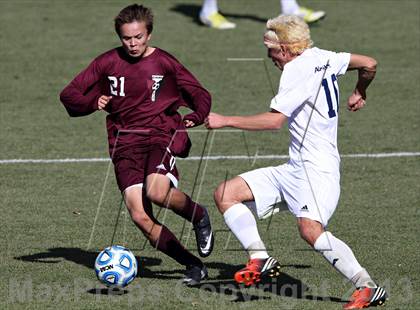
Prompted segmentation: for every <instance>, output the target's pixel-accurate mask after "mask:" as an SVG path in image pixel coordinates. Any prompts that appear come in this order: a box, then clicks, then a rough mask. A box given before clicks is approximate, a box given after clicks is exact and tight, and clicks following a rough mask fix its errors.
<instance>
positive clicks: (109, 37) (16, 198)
mask: <svg viewBox="0 0 420 310" xmlns="http://www.w3.org/2000/svg"><path fill="white" fill-rule="evenodd" d="M219 2H220V3H219V5H220V7H221V9H222V11H223V12H224V13H225V14H226V15H227V16H228V17H229V18H230V19H232V21H234V22H236V23H237V28H236V29H235V30H232V31H216V30H212V29H208V28H205V27H203V26H200V25H199V24H198V23H197V18H196V15H197V14H198V10H199V8H200V3H201V1H199V0H196V1H194V0H190V1H187V0H185V1H181V0H179V1H178V0H177V1H170V0H155V1H151V0H150V1H144V2H143V3H144V4H146V5H148V6H150V7H151V8H153V9H154V12H155V15H156V19H155V30H154V33H153V45H156V46H159V47H161V48H163V49H165V50H167V51H169V52H171V53H172V54H174V55H175V56H176V57H177V58H178V59H179V60H181V62H182V63H184V64H185V65H186V66H187V67H188V68H189V69H190V70H191V71H192V72H193V73H194V74H195V75H196V76H197V77H198V78H199V80H200V81H201V82H202V83H203V85H204V86H205V87H207V88H208V89H209V91H210V92H211V94H212V96H213V111H216V112H221V113H226V114H251V113H256V112H263V111H266V110H267V108H268V104H269V100H270V99H271V97H272V88H271V86H270V84H273V85H274V89H276V88H277V85H278V80H279V76H280V72H279V71H278V70H277V69H276V68H275V67H274V66H272V64H271V62H270V61H269V60H265V61H266V64H267V67H268V69H269V70H268V76H267V74H266V71H265V69H264V63H263V62H261V61H254V62H232V61H228V60H227V59H228V58H242V57H245V58H266V57H265V56H266V51H265V47H264V46H263V45H262V43H261V41H262V40H261V39H262V33H263V30H264V21H265V20H266V19H267V18H268V17H272V15H273V14H274V15H275V14H277V12H279V3H278V0H266V1H259V0H229V1H227V0H225V1H223V0H221V1H219ZM129 3H130V2H126V1H79V0H76V1H70V0H55V1H53V0H51V1H47V0H39V1H35V0H33V1H24V0H17V1H12V0H0V29H1V32H0V41H1V48H0V65H1V72H2V74H1V76H0V92H1V96H0V125H1V131H0V145H1V149H0V150H1V153H0V191H1V198H0V211H1V215H2V216H1V220H2V223H3V224H2V225H0V233H1V235H2V236H3V237H2V238H1V239H0V246H1V250H0V275H1V279H2V281H0V309H58V308H59V309H111V308H112V309H126V308H142V309H156V308H161V309H174V308H180V309H181V308H183V309H185V308H200V309H201V308H205V309H214V308H219V309H228V308H229V309H242V308H246V309H254V308H256V307H258V308H260V309H272V308H273V309H274V308H276V309H340V308H341V306H342V304H343V303H344V302H345V300H347V298H348V297H349V295H350V294H351V291H352V287H351V285H350V284H349V283H346V282H345V281H343V279H342V277H341V276H340V275H339V274H338V273H337V272H335V271H334V270H332V268H331V267H330V266H329V265H328V264H327V263H326V262H325V261H324V259H323V258H322V257H321V256H320V255H319V254H317V253H315V252H312V251H310V250H309V247H308V246H307V245H306V244H305V243H304V242H303V241H302V240H300V238H299V236H298V232H297V229H296V227H295V220H294V218H293V217H292V216H291V215H290V214H289V213H288V212H280V213H279V214H277V215H275V216H273V217H272V218H271V219H269V220H265V221H260V222H259V226H260V230H261V235H262V237H263V239H264V240H265V241H266V243H267V246H268V247H269V248H270V253H271V254H272V255H273V256H274V257H276V258H278V260H279V261H280V263H281V265H282V272H283V273H282V274H281V276H280V277H279V278H278V279H277V280H275V281H273V282H270V283H265V284H263V285H261V286H259V287H251V288H244V287H238V286H236V285H234V282H233V279H232V276H233V273H234V272H235V271H236V270H237V269H238V268H240V267H241V265H243V264H244V263H245V261H246V255H245V253H244V252H243V251H241V250H240V245H239V243H238V242H237V241H236V239H235V238H234V237H233V236H230V234H229V233H228V231H227V230H226V229H227V228H226V226H225V224H224V222H223V219H222V217H221V216H220V214H219V213H218V212H217V210H216V209H215V208H214V203H213V201H212V191H213V190H214V188H215V187H216V185H217V184H218V183H219V182H220V181H222V180H223V179H224V178H225V177H226V174H227V175H228V176H229V177H232V176H234V175H236V174H237V173H239V172H242V171H246V170H250V169H253V168H256V167H263V166H267V165H276V164H279V163H281V162H284V161H285V159H280V160H279V159H257V160H256V161H255V162H252V160H248V159H236V160H235V159H219V160H210V161H207V162H206V161H205V162H203V165H202V166H201V169H200V171H199V173H198V179H197V180H198V182H197V185H196V186H194V180H195V178H196V173H197V169H198V168H199V161H197V160H181V161H178V168H179V169H180V171H181V175H182V179H181V184H180V186H181V189H183V190H184V191H186V192H187V193H191V192H192V191H193V189H194V198H195V199H197V200H198V201H199V202H201V203H203V204H205V205H208V206H209V210H210V215H211V217H212V222H213V226H214V229H215V230H216V238H217V240H216V245H215V250H214V252H213V254H212V255H211V256H210V257H209V258H207V259H206V260H205V262H206V264H207V266H208V268H209V273H210V279H209V280H208V281H205V282H203V283H202V284H201V285H200V287H198V288H186V287H184V286H182V285H181V284H179V279H180V278H181V277H182V274H183V270H182V268H181V266H179V265H177V264H176V263H175V262H173V261H172V260H170V259H169V258H167V257H165V256H163V255H161V254H160V253H158V252H156V251H155V250H154V249H153V248H151V247H150V245H149V244H148V243H147V242H146V241H145V238H144V237H143V236H142V235H141V234H140V233H139V232H138V231H137V230H136V228H135V227H134V225H133V224H132V223H131V221H130V219H129V217H128V216H127V213H126V212H124V211H123V212H122V213H121V216H120V218H119V222H118V223H119V225H118V229H117V231H116V235H115V241H116V243H118V244H124V245H126V246H128V247H129V248H131V249H132V250H133V252H134V253H135V255H136V256H137V258H138V262H139V266H140V268H139V277H138V278H137V279H136V280H135V281H134V282H133V283H132V284H131V285H130V286H128V287H127V289H126V290H125V291H124V292H122V294H116V293H115V292H110V291H108V290H107V289H106V288H105V287H103V286H101V284H100V283H99V282H98V281H97V280H96V278H95V274H94V271H93V263H94V260H95V258H96V255H97V254H98V252H99V251H100V249H102V248H103V247H105V246H107V245H108V244H109V243H110V241H111V238H112V232H113V228H114V225H115V222H116V219H117V213H118V211H119V206H120V200H121V197H120V194H119V192H118V190H117V186H116V184H115V181H114V175H113V172H112V169H111V172H110V173H109V174H108V168H109V163H108V162H105V161H100V162H70V163H60V162H52V163H33V162H32V163H31V162H27V163H16V162H12V161H11V160H15V159H64V158H106V157H107V141H106V132H105V126H104V114H103V113H95V114H93V115H91V116H88V117H85V118H80V119H70V118H69V117H68V116H67V114H66V112H65V110H64V108H63V107H62V105H61V104H60V102H59V100H58V94H59V92H60V91H61V89H62V88H63V87H64V86H65V85H66V84H67V83H68V82H69V81H70V80H71V79H72V78H73V76H74V75H75V74H77V73H78V72H79V71H80V70H81V69H83V68H84V67H85V66H86V65H87V64H88V63H89V62H90V61H91V60H92V59H93V58H94V57H95V56H97V55H99V54H100V53H102V52H103V51H105V50H107V49H110V48H112V47H114V46H117V45H118V44H119V42H118V39H117V37H116V35H115V34H114V32H113V22H112V19H113V17H114V16H115V15H116V14H117V13H118V11H119V10H120V9H121V8H122V7H124V6H125V5H127V4H129ZM299 3H300V4H302V5H308V6H310V7H314V8H320V9H324V10H326V11H327V14H328V15H327V18H326V19H325V20H323V21H322V22H320V23H319V24H317V25H314V26H313V27H311V32H312V38H313V40H314V41H315V44H316V45H317V46H318V47H321V48H325V49H332V50H339V51H350V52H355V53H361V54H368V55H371V56H373V57H375V58H376V59H377V60H378V62H379V67H378V73H377V76H376V80H375V81H374V82H373V84H372V85H371V87H370V88H369V91H368V101H367V102H368V103H367V106H366V108H365V109H364V110H363V111H361V112H357V113H350V112H347V111H346V109H345V108H342V109H340V128H339V147H340V150H341V153H342V154H344V155H349V154H361V153H363V154H378V153H381V154H391V153H401V152H411V153H414V152H417V154H418V152H420V139H419V137H420V127H419V124H420V122H419V119H420V88H419V86H418V84H419V81H420V62H419V56H418V55H419V50H420V2H419V1H414V0H413V1H409V0H403V1H396V0H395V1H391V0H380V1H375V0H372V1H361V0H360V1H350V0H349V1H339V0H337V1H335V0H325V1H304V0H300V1H299ZM356 78H357V76H356V74H355V73H348V74H347V76H346V77H344V78H342V80H341V92H342V96H341V97H342V98H341V104H342V105H344V104H345V98H346V95H347V94H349V93H350V91H351V89H352V87H354V83H355V81H356ZM205 136H206V132H205V131H204V130H203V128H197V129H193V130H192V131H191V137H192V139H193V143H194V147H193V149H192V153H191V155H192V156H199V155H200V154H201V152H202V148H203V142H204V140H205ZM210 140H211V141H212V143H211V144H208V145H207V148H206V154H208V155H210V156H214V155H226V156H231V155H247V154H251V155H254V154H255V153H258V155H273V154H275V155H278V154H281V155H284V154H287V145H288V134H287V130H286V129H285V128H284V129H283V130H282V131H280V132H265V133H261V132H259V133H255V132H254V133H246V134H243V133H241V132H239V131H237V132H215V133H212V134H211V135H210ZM210 146H211V148H210ZM341 171H342V179H341V188H342V192H341V198H340V204H339V206H338V208H337V210H336V213H335V214H334V216H333V218H332V220H331V222H330V224H329V229H330V230H331V231H332V232H333V233H334V234H335V235H336V236H338V237H339V238H341V239H343V240H345V241H346V242H347V243H348V244H349V245H350V246H351V247H352V249H353V250H354V252H355V254H356V256H357V257H358V259H359V261H360V262H361V264H362V265H363V266H364V267H366V268H367V269H368V270H369V272H370V274H371V275H372V276H373V277H374V279H376V280H377V282H378V283H380V284H383V285H385V286H386V287H387V290H388V292H389V294H390V300H389V301H388V303H387V306H386V308H387V309H420V299H419V298H418V297H419V295H418V293H419V291H420V268H419V261H420V255H419V241H420V238H419V236H420V230H419V226H420V186H419V180H420V157H419V155H417V156H406V157H398V156H391V157H383V158H382V157H381V158H376V157H375V158H367V157H343V159H342V167H341ZM101 194H103V195H101ZM156 211H158V210H157V209H156ZM97 215H98V216H97ZM96 216H97V218H96ZM95 218H96V221H95ZM159 219H160V220H162V221H164V222H165V223H166V224H167V225H168V226H169V227H170V228H171V229H173V231H174V232H175V233H176V234H177V235H178V236H180V238H181V240H182V241H183V242H184V243H185V244H186V246H187V247H188V248H191V249H192V250H193V251H195V249H194V243H195V241H194V237H193V235H191V230H190V229H191V227H190V226H189V225H186V226H185V229H183V227H184V223H183V222H182V221H181V220H180V218H178V217H176V216H174V215H173V214H172V213H170V212H167V213H166V212H164V211H162V212H161V213H159ZM92 232H93V234H92ZM91 234H92V238H90V237H91ZM190 237H191V238H190Z"/></svg>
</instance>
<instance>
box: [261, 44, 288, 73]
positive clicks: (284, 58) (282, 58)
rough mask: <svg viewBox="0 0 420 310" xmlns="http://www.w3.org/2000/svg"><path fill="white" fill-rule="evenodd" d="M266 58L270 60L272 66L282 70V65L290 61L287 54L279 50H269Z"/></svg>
mask: <svg viewBox="0 0 420 310" xmlns="http://www.w3.org/2000/svg"><path fill="white" fill-rule="evenodd" d="M267 56H268V57H270V58H271V60H272V61H273V63H274V65H275V66H276V67H278V68H279V69H280V70H283V68H284V65H285V64H286V63H288V62H289V61H290V59H289V57H288V53H284V52H283V51H282V50H281V49H274V48H269V49H268V51H267Z"/></svg>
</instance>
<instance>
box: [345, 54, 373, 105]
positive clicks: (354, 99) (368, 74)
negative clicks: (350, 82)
mask: <svg viewBox="0 0 420 310" xmlns="http://www.w3.org/2000/svg"><path fill="white" fill-rule="evenodd" d="M376 65H377V62H376V60H375V59H374V58H372V57H369V56H364V55H358V54H351V56H350V63H349V67H348V70H358V71H359V78H358V80H357V83H356V87H355V89H354V91H353V93H352V94H351V95H350V97H349V99H348V101H347V107H348V109H349V110H350V111H358V110H360V109H361V108H363V107H364V106H365V104H366V89H367V88H368V86H369V84H370V83H371V82H372V80H373V79H374V78H375V74H376Z"/></svg>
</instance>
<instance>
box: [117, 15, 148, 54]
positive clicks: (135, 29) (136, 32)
mask: <svg viewBox="0 0 420 310" xmlns="http://www.w3.org/2000/svg"><path fill="white" fill-rule="evenodd" d="M150 37H151V35H150V34H148V32H147V28H146V23H145V22H137V21H135V22H132V23H128V24H123V25H121V27H120V39H121V43H122V46H123V48H124V50H125V51H126V53H127V54H128V55H130V56H131V57H141V56H143V54H144V52H145V51H146V49H147V47H148V44H149V40H150Z"/></svg>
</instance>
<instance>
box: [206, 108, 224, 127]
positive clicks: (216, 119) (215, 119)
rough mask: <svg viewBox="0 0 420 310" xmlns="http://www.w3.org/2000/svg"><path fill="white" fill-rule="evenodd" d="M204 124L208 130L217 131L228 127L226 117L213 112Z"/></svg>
mask: <svg viewBox="0 0 420 310" xmlns="http://www.w3.org/2000/svg"><path fill="white" fill-rule="evenodd" d="M204 124H205V126H206V128H207V129H217V128H222V127H226V117H225V116H223V115H220V114H217V113H213V112H211V113H210V114H209V116H207V118H206V120H205V121H204Z"/></svg>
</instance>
